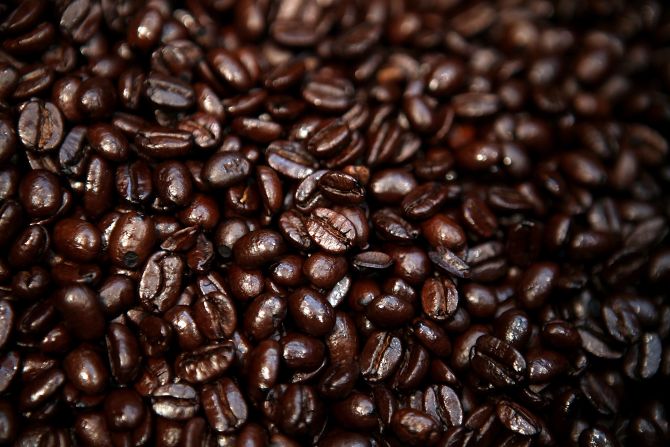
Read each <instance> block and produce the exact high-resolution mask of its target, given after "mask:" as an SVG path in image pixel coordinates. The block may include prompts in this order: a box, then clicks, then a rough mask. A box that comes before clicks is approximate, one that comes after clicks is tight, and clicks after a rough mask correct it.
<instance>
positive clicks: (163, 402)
mask: <svg viewBox="0 0 670 447" xmlns="http://www.w3.org/2000/svg"><path fill="white" fill-rule="evenodd" d="M151 405H152V408H153V410H154V411H155V412H156V414H157V415H159V416H161V417H164V418H167V419H172V420H186V419H190V418H191V417H193V416H194V415H195V413H196V412H197V411H198V409H199V407H200V403H199V399H198V394H197V393H196V391H195V389H193V387H191V386H190V385H186V384H182V383H170V384H167V385H162V386H159V387H158V388H156V389H155V390H154V391H153V393H152V394H151Z"/></svg>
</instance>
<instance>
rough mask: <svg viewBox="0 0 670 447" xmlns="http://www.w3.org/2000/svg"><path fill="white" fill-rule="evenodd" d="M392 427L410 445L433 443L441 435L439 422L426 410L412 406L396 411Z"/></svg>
mask: <svg viewBox="0 0 670 447" xmlns="http://www.w3.org/2000/svg"><path fill="white" fill-rule="evenodd" d="M391 427H392V429H393V432H394V433H395V434H396V435H397V436H398V438H399V439H400V440H401V441H402V442H406V443H407V444H408V445H431V444H434V443H435V442H437V439H438V437H439V428H438V424H437V422H436V421H435V420H434V419H433V418H432V417H431V416H429V415H428V414H426V413H425V412H423V411H421V410H415V409H412V408H403V409H399V410H398V411H396V412H395V413H394V414H393V418H392V419H391Z"/></svg>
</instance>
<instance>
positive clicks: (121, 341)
mask: <svg viewBox="0 0 670 447" xmlns="http://www.w3.org/2000/svg"><path fill="white" fill-rule="evenodd" d="M106 341H107V356H108V358H109V365H110V369H111V371H112V376H113V377H114V379H115V380H116V381H117V382H118V383H120V384H126V383H128V382H130V381H131V380H133V379H134V378H135V377H136V376H137V373H138V372H139V369H140V348H139V345H138V343H137V339H136V338H135V336H134V335H133V333H132V332H131V331H130V329H128V327H127V326H125V325H123V324H120V323H112V324H110V325H109V326H108V328H107V337H106Z"/></svg>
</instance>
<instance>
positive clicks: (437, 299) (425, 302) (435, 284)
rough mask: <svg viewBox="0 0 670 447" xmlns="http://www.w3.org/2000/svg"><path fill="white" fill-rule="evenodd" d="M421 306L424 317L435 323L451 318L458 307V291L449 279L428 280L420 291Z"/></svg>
mask: <svg viewBox="0 0 670 447" xmlns="http://www.w3.org/2000/svg"><path fill="white" fill-rule="evenodd" d="M421 304H422V307H423V311H424V312H425V314H426V315H428V316H429V317H430V318H432V319H433V320H436V321H444V320H446V319H448V318H449V317H451V316H452V315H453V314H454V312H456V308H457V307H458V291H457V290H456V286H455V285H454V283H453V282H452V281H451V280H449V279H446V278H445V279H443V280H440V279H438V278H429V279H428V280H426V282H425V283H424V284H423V288H422V289H421Z"/></svg>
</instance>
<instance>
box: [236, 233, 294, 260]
mask: <svg viewBox="0 0 670 447" xmlns="http://www.w3.org/2000/svg"><path fill="white" fill-rule="evenodd" d="M285 250H286V246H285V244H284V240H283V239H282V237H281V235H280V234H279V233H277V232H275V231H272V230H257V231H252V232H250V233H247V234H246V235H244V236H242V237H241V238H239V239H238V240H237V241H236V242H235V245H234V246H233V256H234V258H235V261H236V262H237V263H238V264H239V265H240V266H242V267H244V268H257V267H260V266H262V265H264V264H267V263H270V262H272V261H274V260H276V259H277V258H278V257H279V256H281V255H282V254H283V253H284V251H285Z"/></svg>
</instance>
